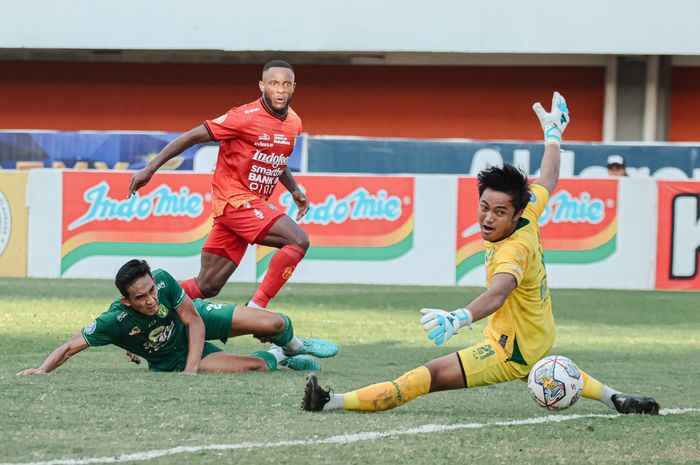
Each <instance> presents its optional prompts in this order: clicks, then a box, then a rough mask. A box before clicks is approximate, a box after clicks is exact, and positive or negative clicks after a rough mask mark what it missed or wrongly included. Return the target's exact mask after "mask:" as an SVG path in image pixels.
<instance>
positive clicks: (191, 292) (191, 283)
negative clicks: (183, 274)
mask: <svg viewBox="0 0 700 465" xmlns="http://www.w3.org/2000/svg"><path fill="white" fill-rule="evenodd" d="M180 287H182V288H183V289H184V290H185V293H186V294H187V295H188V296H190V299H203V298H204V296H203V295H202V291H200V290H199V286H198V285H197V280H196V279H194V278H190V279H188V280H187V281H183V282H181V283H180Z"/></svg>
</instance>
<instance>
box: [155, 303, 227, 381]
mask: <svg viewBox="0 0 700 465" xmlns="http://www.w3.org/2000/svg"><path fill="white" fill-rule="evenodd" d="M194 307H195V308H196V309H197V312H198V313H199V316H201V317H202V320H203V321H204V329H205V333H204V339H205V340H207V341H211V340H213V339H218V340H220V341H221V342H223V343H224V344H225V343H226V341H227V340H228V335H229V333H230V332H231V321H232V320H233V311H234V309H235V308H236V306H235V305H234V304H215V303H211V302H207V301H206V300H202V299H195V300H194ZM215 352H221V349H219V348H218V347H216V346H215V345H214V344H212V343H211V342H205V343H204V348H203V349H202V358H204V357H206V356H207V355H209V354H213V353H215ZM185 365H187V349H186V348H183V349H182V351H181V352H180V353H179V354H177V355H176V356H173V357H172V358H169V359H168V360H164V361H162V362H159V363H149V365H148V368H149V369H150V370H151V371H182V370H184V369H185Z"/></svg>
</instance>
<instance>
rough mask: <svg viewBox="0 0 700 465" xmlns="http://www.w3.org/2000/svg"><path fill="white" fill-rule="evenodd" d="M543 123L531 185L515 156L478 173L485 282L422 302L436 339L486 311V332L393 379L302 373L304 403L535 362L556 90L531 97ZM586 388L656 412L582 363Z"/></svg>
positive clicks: (349, 403) (333, 402) (403, 392)
mask: <svg viewBox="0 0 700 465" xmlns="http://www.w3.org/2000/svg"><path fill="white" fill-rule="evenodd" d="M533 109H534V110H535V113H536V114H537V116H538V118H539V119H540V123H541V124H542V128H543V130H544V139H545V151H544V157H543V159H542V169H541V172H542V173H541V176H540V178H539V179H537V181H535V182H534V183H533V184H531V185H528V181H527V177H526V175H525V174H524V173H522V172H521V171H519V170H518V169H517V168H515V167H513V166H511V165H507V164H506V165H505V166H504V167H503V168H499V167H490V168H488V169H486V170H484V171H482V172H481V173H479V175H478V180H479V182H478V186H479V206H478V209H479V212H478V219H479V226H480V228H481V235H482V237H483V239H484V242H485V249H486V254H485V259H486V287H487V289H486V291H485V292H484V293H483V294H481V295H480V296H479V297H477V298H476V299H474V300H473V301H472V302H471V303H470V304H469V305H467V306H466V307H464V308H459V309H457V310H454V311H452V312H447V311H445V310H440V309H433V308H424V309H422V310H421V313H423V317H422V318H421V323H422V324H423V327H424V329H425V330H426V331H427V333H428V338H430V339H431V340H432V341H433V342H434V343H435V344H437V345H441V344H442V343H444V342H445V341H447V340H448V339H450V338H451V337H452V336H453V335H454V334H455V333H457V331H458V330H459V329H460V328H463V327H465V326H467V327H469V328H471V324H472V323H473V322H475V321H479V320H481V319H483V318H486V317H488V318H489V320H488V325H487V326H486V329H485V330H484V336H485V339H484V340H483V341H481V342H479V343H477V344H474V345H473V346H471V347H468V348H466V349H462V350H460V351H458V352H456V353H452V354H449V355H445V356H444V357H440V358H437V359H435V360H431V361H430V362H428V363H426V364H425V365H423V366H421V367H418V368H416V369H414V370H411V371H409V372H407V373H405V374H403V375H402V376H400V377H399V378H397V379H396V380H394V381H388V382H383V383H378V384H373V385H371V386H367V387H364V388H361V389H358V390H356V391H352V392H348V393H344V394H334V393H331V392H329V391H328V390H324V389H322V388H321V387H320V386H319V384H318V379H317V378H316V376H315V375H314V374H311V375H309V376H308V378H307V383H306V390H305V393H304V400H303V404H302V408H303V409H304V410H308V411H328V410H333V409H345V410H363V411H380V410H387V409H391V408H394V407H398V406H400V405H403V404H405V403H406V402H408V401H410V400H413V399H415V398H417V397H419V396H422V395H425V394H428V393H430V392H436V391H445V390H450V389H462V388H465V387H467V388H473V387H477V386H486V385H490V384H497V383H503V382H506V381H513V380H516V379H524V378H527V375H528V373H529V372H530V369H531V368H532V366H533V365H534V364H535V363H536V362H537V361H538V360H540V359H541V358H542V357H544V356H545V355H547V353H548V352H549V350H550V349H551V348H552V345H553V344H554V318H553V316H552V304H551V300H550V296H549V289H548V288H547V273H546V270H545V266H544V261H543V258H542V244H541V242H540V235H539V231H540V228H539V225H538V222H537V221H538V218H539V216H540V214H541V213H542V211H543V210H544V208H545V206H546V205H547V201H548V200H549V195H550V193H551V192H552V191H553V190H554V188H555V186H556V185H557V181H558V179H559V163H560V160H559V158H560V148H559V146H560V143H561V137H562V133H563V132H564V129H565V128H566V126H567V124H568V123H569V110H568V108H567V106H566V101H565V100H564V97H562V96H561V95H560V94H559V93H557V92H555V93H554V97H553V98H552V109H551V112H547V111H546V110H545V109H544V108H543V107H542V105H541V104H539V103H536V104H535V105H534V106H533ZM582 374H583V379H584V384H583V396H584V397H588V398H590V399H595V400H599V401H601V402H603V403H604V404H605V405H607V406H608V407H610V408H612V409H614V410H617V411H618V412H620V413H647V414H657V413H658V412H659V404H658V403H657V402H656V401H655V400H654V399H652V398H650V397H639V396H634V395H628V394H623V393H621V392H618V391H615V390H614V389H611V388H609V387H608V386H605V385H603V384H602V383H600V382H599V381H598V380H596V379H595V378H593V377H591V376H590V375H588V374H587V373H585V372H583V371H582Z"/></svg>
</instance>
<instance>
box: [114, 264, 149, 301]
mask: <svg viewBox="0 0 700 465" xmlns="http://www.w3.org/2000/svg"><path fill="white" fill-rule="evenodd" d="M142 276H152V275H151V267H150V266H148V263H146V260H136V259H133V260H129V261H128V262H126V263H124V264H123V265H122V267H121V268H119V271H117V276H116V277H115V278H114V285H115V286H117V289H119V292H121V294H122V295H123V296H124V297H126V298H127V299H128V298H129V292H128V290H127V289H129V286H131V285H132V284H133V283H134V281H136V280H137V279H139V278H140V277H142Z"/></svg>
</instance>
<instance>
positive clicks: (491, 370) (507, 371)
mask: <svg viewBox="0 0 700 465" xmlns="http://www.w3.org/2000/svg"><path fill="white" fill-rule="evenodd" d="M457 356H458V357H459V363H460V365H461V367H462V374H463V375H464V379H465V385H466V386H467V387H468V388H472V387H477V386H488V385H490V384H498V383H505V382H506V381H513V380H516V379H523V378H527V375H528V374H529V373H530V368H532V367H531V366H529V365H523V364H521V363H518V362H514V361H512V360H509V358H508V354H506V352H505V350H503V347H501V346H500V344H498V342H496V341H494V340H491V339H486V340H484V341H481V342H478V343H476V344H474V345H473V346H470V347H467V348H466V349H462V350H460V351H458V352H457Z"/></svg>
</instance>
